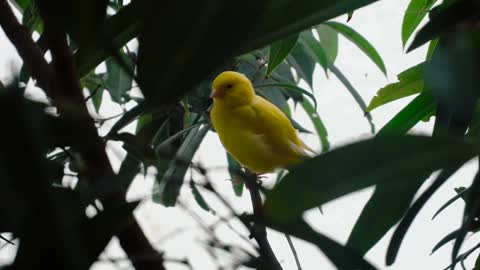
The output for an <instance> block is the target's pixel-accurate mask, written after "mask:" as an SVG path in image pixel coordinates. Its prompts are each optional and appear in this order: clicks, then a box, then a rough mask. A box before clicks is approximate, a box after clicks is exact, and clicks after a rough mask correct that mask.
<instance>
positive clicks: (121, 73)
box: [105, 51, 134, 103]
mask: <svg viewBox="0 0 480 270" xmlns="http://www.w3.org/2000/svg"><path fill="white" fill-rule="evenodd" d="M120 55H124V52H123V51H121V52H120ZM124 58H125V59H129V60H130V61H125V62H126V64H128V68H129V69H130V70H133V68H134V63H133V61H131V59H130V58H129V57H127V56H126V55H125V57H124ZM106 66H107V78H106V81H105V86H106V87H107V90H108V92H109V93H110V96H111V97H112V100H113V101H114V102H116V103H124V100H122V97H123V95H125V93H126V92H128V91H130V90H131V88H132V81H133V78H132V76H131V75H130V74H129V73H128V72H127V71H125V70H124V68H123V67H122V66H121V65H120V64H119V63H118V62H117V61H116V60H115V59H114V58H113V57H110V58H108V59H107V61H106Z"/></svg>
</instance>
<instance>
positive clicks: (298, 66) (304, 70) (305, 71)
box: [287, 42, 315, 88]
mask: <svg viewBox="0 0 480 270" xmlns="http://www.w3.org/2000/svg"><path fill="white" fill-rule="evenodd" d="M307 49H308V48H307V47H306V46H305V45H304V44H303V43H301V42H297V44H296V45H295V47H294V48H293V50H292V52H291V53H290V55H289V56H288V57H287V62H288V63H289V64H290V65H291V66H292V67H293V68H294V69H295V71H296V72H297V75H298V77H299V78H302V79H304V80H305V82H306V83H307V84H308V85H309V86H310V88H311V87H313V71H314V69H315V62H314V61H313V60H312V58H311V57H310V54H309V53H308V50H307Z"/></svg>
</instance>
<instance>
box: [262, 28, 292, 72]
mask: <svg viewBox="0 0 480 270" xmlns="http://www.w3.org/2000/svg"><path fill="white" fill-rule="evenodd" d="M297 39H298V34H294V35H292V36H290V37H287V38H285V39H282V40H279V41H276V42H274V43H272V45H270V55H269V57H268V67H267V73H266V74H265V77H268V76H270V74H271V73H272V72H273V71H274V70H275V68H276V67H277V66H278V65H280V64H281V63H282V62H283V60H285V58H287V56H288V54H290V51H291V50H292V49H293V47H295V44H296V43H297Z"/></svg>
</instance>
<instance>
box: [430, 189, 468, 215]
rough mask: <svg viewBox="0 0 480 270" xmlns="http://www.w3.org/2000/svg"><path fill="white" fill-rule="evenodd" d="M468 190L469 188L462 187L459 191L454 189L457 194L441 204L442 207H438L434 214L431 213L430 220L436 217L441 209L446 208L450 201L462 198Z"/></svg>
mask: <svg viewBox="0 0 480 270" xmlns="http://www.w3.org/2000/svg"><path fill="white" fill-rule="evenodd" d="M469 190H470V188H463V189H461V190H459V191H457V190H455V191H456V192H457V195H455V196H453V197H452V198H451V199H450V200H448V201H447V202H446V203H445V204H444V205H442V207H440V208H439V209H438V210H437V212H435V215H433V217H432V220H433V219H435V217H437V216H438V215H439V214H440V213H441V212H442V211H443V210H445V209H447V207H448V206H450V205H451V204H452V203H454V202H456V201H457V200H458V199H460V198H463V197H464V196H465V194H467V192H468V191H469Z"/></svg>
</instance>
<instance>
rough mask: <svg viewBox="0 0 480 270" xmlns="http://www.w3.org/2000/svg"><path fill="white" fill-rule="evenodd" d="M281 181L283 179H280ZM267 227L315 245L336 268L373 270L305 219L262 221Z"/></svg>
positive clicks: (369, 265)
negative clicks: (281, 221) (316, 229)
mask: <svg viewBox="0 0 480 270" xmlns="http://www.w3.org/2000/svg"><path fill="white" fill-rule="evenodd" d="M282 182H283V181H282ZM264 223H266V224H265V225H267V226H268V227H270V228H272V229H274V230H277V231H279V232H283V233H285V234H288V235H291V236H294V237H297V238H299V239H302V240H304V241H307V242H310V243H312V244H314V245H316V246H317V247H318V248H319V249H320V250H321V251H322V252H323V253H324V254H325V256H327V258H328V259H329V260H330V261H331V262H332V263H333V264H334V265H335V267H336V268H337V269H362V270H375V269H376V268H375V267H374V266H372V265H371V264H370V263H368V262H367V261H366V260H365V259H363V258H362V256H361V255H360V254H358V253H357V252H355V251H354V250H352V249H351V248H349V247H344V246H342V245H341V244H339V243H337V242H335V241H333V240H332V239H330V238H328V237H326V236H325V235H323V234H320V233H318V232H316V231H314V230H313V229H312V228H311V227H310V226H309V225H308V224H307V223H306V222H305V221H303V220H301V219H300V220H295V221H292V222H288V223H280V222H272V221H268V222H264Z"/></svg>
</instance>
